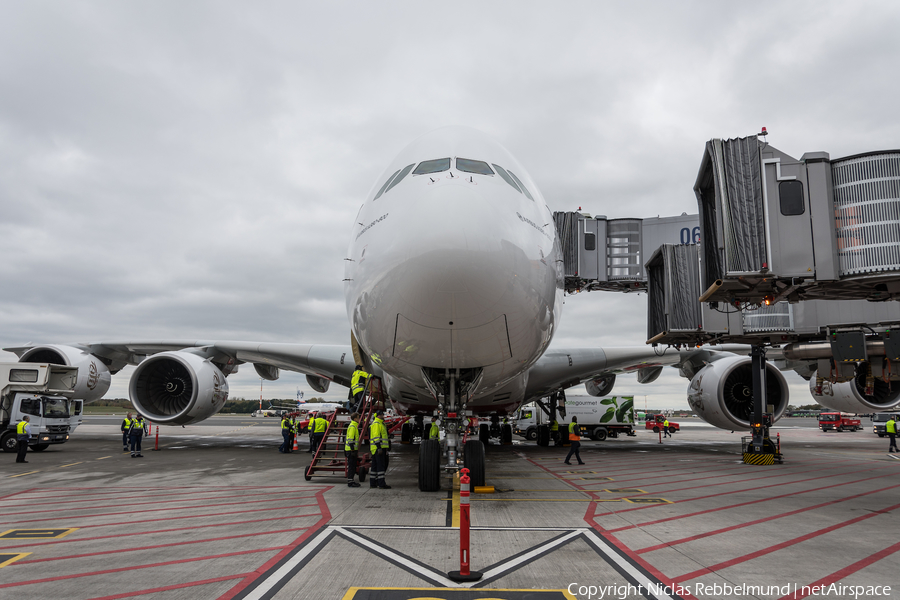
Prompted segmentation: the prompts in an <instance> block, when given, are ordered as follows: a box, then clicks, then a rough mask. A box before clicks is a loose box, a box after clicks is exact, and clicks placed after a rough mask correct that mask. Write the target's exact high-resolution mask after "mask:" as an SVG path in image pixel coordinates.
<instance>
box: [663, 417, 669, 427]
mask: <svg viewBox="0 0 900 600" xmlns="http://www.w3.org/2000/svg"><path fill="white" fill-rule="evenodd" d="M663 427H665V428H666V429H668V428H669V420H668V419H666V420H665V421H663Z"/></svg>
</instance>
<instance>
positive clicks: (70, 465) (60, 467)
mask: <svg viewBox="0 0 900 600" xmlns="http://www.w3.org/2000/svg"><path fill="white" fill-rule="evenodd" d="M82 462H84V461H80V462H77V463H69V464H67V465H59V467H57V468H58V469H62V468H63V467H72V466H74V465H80V464H81V463H82Z"/></svg>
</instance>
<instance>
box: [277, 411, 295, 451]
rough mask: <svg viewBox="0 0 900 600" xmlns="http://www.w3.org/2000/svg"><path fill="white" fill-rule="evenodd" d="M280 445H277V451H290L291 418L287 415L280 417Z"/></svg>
mask: <svg viewBox="0 0 900 600" xmlns="http://www.w3.org/2000/svg"><path fill="white" fill-rule="evenodd" d="M281 438H282V442H281V445H280V446H278V451H279V452H283V453H285V454H287V453H288V452H290V451H291V448H292V446H291V445H290V441H291V420H290V419H289V418H288V416H287V415H284V416H282V417H281Z"/></svg>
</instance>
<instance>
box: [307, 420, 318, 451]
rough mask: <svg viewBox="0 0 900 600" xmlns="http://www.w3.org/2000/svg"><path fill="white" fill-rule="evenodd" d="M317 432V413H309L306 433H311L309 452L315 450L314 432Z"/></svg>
mask: <svg viewBox="0 0 900 600" xmlns="http://www.w3.org/2000/svg"><path fill="white" fill-rule="evenodd" d="M315 432H316V413H314V412H311V413H309V414H308V415H307V421H306V433H307V434H309V450H307V452H312V451H313V434H314V433H315Z"/></svg>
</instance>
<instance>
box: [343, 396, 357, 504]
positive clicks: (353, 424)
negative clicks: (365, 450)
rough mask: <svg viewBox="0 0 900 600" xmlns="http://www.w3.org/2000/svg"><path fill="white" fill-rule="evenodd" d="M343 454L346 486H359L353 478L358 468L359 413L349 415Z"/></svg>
mask: <svg viewBox="0 0 900 600" xmlns="http://www.w3.org/2000/svg"><path fill="white" fill-rule="evenodd" d="M344 456H346V457H347V487H359V484H358V483H356V482H355V481H354V480H353V477H354V476H355V475H356V470H357V468H359V413H356V412H355V413H353V414H352V415H350V425H348V426H347V437H346V439H345V440H344Z"/></svg>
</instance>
